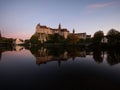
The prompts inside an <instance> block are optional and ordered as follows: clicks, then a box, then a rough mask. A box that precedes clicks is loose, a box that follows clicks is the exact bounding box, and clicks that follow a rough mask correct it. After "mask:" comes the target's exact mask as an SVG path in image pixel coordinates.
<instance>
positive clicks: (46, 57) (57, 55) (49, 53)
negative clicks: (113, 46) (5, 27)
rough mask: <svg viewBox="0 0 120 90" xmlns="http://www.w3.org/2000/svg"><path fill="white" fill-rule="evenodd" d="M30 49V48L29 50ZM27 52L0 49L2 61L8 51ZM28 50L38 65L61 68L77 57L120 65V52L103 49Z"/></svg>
mask: <svg viewBox="0 0 120 90" xmlns="http://www.w3.org/2000/svg"><path fill="white" fill-rule="evenodd" d="M27 49H28V48H27ZM22 50H25V48H24V47H23V46H15V47H1V48H0V60H1V58H2V53H3V52H6V51H17V52H19V51H22ZM28 50H30V51H31V53H32V54H33V56H34V57H35V59H36V64H37V65H40V64H46V63H48V62H51V61H58V65H59V66H60V64H61V61H67V60H69V59H72V60H75V59H76V58H77V57H80V58H86V56H87V55H88V56H92V57H93V59H94V61H95V62H96V63H98V64H99V63H103V60H106V61H107V63H108V64H109V65H115V64H118V63H120V51H119V50H106V51H103V50H101V49H95V50H90V49H87V50H86V49H85V48H80V47H72V48H71V47H47V48H44V47H31V48H29V49H28ZM104 56H106V57H107V58H105V57H104Z"/></svg>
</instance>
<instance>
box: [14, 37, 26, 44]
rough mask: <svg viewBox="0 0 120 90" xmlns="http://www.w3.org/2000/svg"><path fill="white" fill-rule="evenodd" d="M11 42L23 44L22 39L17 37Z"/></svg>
mask: <svg viewBox="0 0 120 90" xmlns="http://www.w3.org/2000/svg"><path fill="white" fill-rule="evenodd" d="M13 44H15V45H19V44H24V41H23V40H22V39H18V38H17V39H15V40H14V41H13Z"/></svg>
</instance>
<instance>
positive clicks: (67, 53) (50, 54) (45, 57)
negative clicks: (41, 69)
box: [30, 47, 90, 65]
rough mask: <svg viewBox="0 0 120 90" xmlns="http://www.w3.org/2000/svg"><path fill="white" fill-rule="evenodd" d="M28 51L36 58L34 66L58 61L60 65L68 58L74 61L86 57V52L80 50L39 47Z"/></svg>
mask: <svg viewBox="0 0 120 90" xmlns="http://www.w3.org/2000/svg"><path fill="white" fill-rule="evenodd" d="M30 51H31V53H32V54H33V55H34V56H35V57H36V64H38V65H40V64H42V63H47V62H50V61H58V64H59V65H60V63H61V61H66V60H68V59H70V58H72V59H73V60H74V59H75V58H76V57H86V51H85V50H82V49H80V48H63V47H50V48H43V47H41V48H31V49H30ZM87 54H90V53H87Z"/></svg>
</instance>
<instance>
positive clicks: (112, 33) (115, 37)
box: [107, 29, 120, 44]
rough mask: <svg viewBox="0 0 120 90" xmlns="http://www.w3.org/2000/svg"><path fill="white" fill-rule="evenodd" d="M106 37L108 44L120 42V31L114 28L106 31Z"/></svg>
mask: <svg viewBox="0 0 120 90" xmlns="http://www.w3.org/2000/svg"><path fill="white" fill-rule="evenodd" d="M107 38H108V43H109V44H118V43H119V44H120V32H119V31H117V30H115V29H111V30H109V31H108V33H107Z"/></svg>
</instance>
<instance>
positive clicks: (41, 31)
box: [35, 23, 91, 43]
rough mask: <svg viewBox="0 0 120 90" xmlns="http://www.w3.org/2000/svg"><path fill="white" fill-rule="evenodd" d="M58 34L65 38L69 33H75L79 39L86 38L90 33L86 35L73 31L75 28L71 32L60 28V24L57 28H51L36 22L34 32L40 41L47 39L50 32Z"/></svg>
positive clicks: (89, 36)
mask: <svg viewBox="0 0 120 90" xmlns="http://www.w3.org/2000/svg"><path fill="white" fill-rule="evenodd" d="M55 33H57V34H59V35H61V36H63V37H64V38H65V39H67V37H68V35H69V34H75V35H76V36H78V37H79V38H80V39H84V40H85V39H86V38H91V35H87V34H86V33H75V30H74V29H73V33H70V32H69V31H68V30H67V29H66V28H63V29H62V28H61V24H59V26H58V28H56V29H53V28H50V27H47V26H44V25H40V23H39V24H37V26H36V32H35V34H37V35H38V39H39V40H40V41H41V43H44V42H45V41H47V37H48V35H51V34H55Z"/></svg>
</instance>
